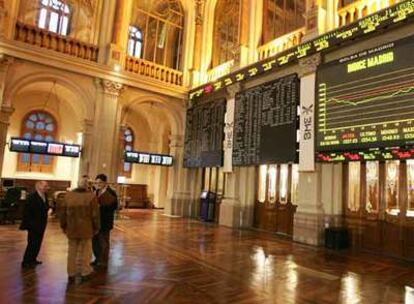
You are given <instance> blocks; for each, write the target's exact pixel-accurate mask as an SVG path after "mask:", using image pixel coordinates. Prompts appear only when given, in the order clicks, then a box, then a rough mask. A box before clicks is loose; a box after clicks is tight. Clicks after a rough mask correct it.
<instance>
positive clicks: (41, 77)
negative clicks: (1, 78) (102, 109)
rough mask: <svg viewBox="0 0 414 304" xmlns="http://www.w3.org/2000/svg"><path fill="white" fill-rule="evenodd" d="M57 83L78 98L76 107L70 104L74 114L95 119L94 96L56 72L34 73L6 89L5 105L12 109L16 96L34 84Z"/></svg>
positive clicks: (81, 117) (82, 117)
mask: <svg viewBox="0 0 414 304" xmlns="http://www.w3.org/2000/svg"><path fill="white" fill-rule="evenodd" d="M54 81H55V82H56V84H57V85H61V86H62V87H65V88H66V89H67V90H69V91H70V92H71V93H72V94H73V95H75V96H78V100H79V101H76V100H74V101H73V102H74V103H75V102H76V106H75V104H74V103H72V102H71V103H70V106H71V107H72V108H73V110H74V112H75V113H76V114H77V115H78V117H79V118H80V119H82V120H84V119H89V120H91V119H92V118H93V116H94V115H93V109H94V105H93V98H92V96H91V95H90V94H89V93H88V92H86V91H85V90H84V89H83V88H82V87H81V86H79V85H78V84H77V83H76V82H74V81H72V80H70V79H69V78H67V77H65V76H63V75H61V74H58V73H54V72H33V73H30V74H28V75H25V76H23V77H21V78H19V79H18V80H16V81H15V82H14V83H12V84H11V85H9V86H7V87H6V92H5V99H4V105H5V106H9V107H12V106H13V99H14V98H15V96H16V95H17V94H18V93H20V92H21V91H23V90H24V89H25V88H27V87H28V86H30V85H33V84H34V83H42V82H51V83H52V82H54Z"/></svg>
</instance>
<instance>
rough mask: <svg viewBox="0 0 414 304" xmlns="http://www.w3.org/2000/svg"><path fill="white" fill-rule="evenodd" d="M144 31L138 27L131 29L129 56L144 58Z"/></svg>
mask: <svg viewBox="0 0 414 304" xmlns="http://www.w3.org/2000/svg"><path fill="white" fill-rule="evenodd" d="M142 42H143V41H142V31H141V30H140V29H139V28H137V27H136V26H130V27H129V37H128V55H129V56H132V57H137V58H141V56H142V46H143V45H142Z"/></svg>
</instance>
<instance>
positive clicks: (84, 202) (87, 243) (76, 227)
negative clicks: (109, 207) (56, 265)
mask: <svg viewBox="0 0 414 304" xmlns="http://www.w3.org/2000/svg"><path fill="white" fill-rule="evenodd" d="M60 226H61V227H62V229H63V232H64V233H65V234H66V236H67V237H68V241H69V250H68V280H69V283H73V282H74V281H75V277H76V275H77V274H79V273H80V275H81V279H82V281H86V280H88V279H89V278H90V275H91V273H92V271H93V270H92V268H91V266H90V265H89V263H90V261H91V258H92V237H93V236H94V235H95V234H96V233H98V231H99V229H100V216H99V205H98V201H97V198H96V196H95V194H94V193H91V192H90V191H88V180H87V179H85V178H81V180H80V181H79V187H78V188H77V189H75V190H73V191H71V192H69V193H67V194H66V196H65V200H64V203H63V206H62V211H61V214H60ZM77 262H78V263H77Z"/></svg>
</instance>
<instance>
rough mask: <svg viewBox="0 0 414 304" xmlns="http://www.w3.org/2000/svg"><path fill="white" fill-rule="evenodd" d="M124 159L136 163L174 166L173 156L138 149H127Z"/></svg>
mask: <svg viewBox="0 0 414 304" xmlns="http://www.w3.org/2000/svg"><path fill="white" fill-rule="evenodd" d="M124 160H125V162H127V163H136V164H142V165H156V166H166V167H169V166H172V165H173V157H172V156H170V155H163V154H152V153H146V152H137V151H125V152H124Z"/></svg>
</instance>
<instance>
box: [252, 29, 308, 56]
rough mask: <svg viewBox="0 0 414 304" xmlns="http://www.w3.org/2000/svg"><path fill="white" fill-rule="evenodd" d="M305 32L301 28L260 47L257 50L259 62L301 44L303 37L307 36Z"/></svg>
mask: <svg viewBox="0 0 414 304" xmlns="http://www.w3.org/2000/svg"><path fill="white" fill-rule="evenodd" d="M305 31H306V28H305V27H303V28H300V29H298V30H296V31H294V32H290V33H289V34H286V35H283V36H281V37H278V38H276V39H274V40H272V41H270V42H268V43H266V44H264V45H262V46H260V47H259V48H258V49H257V52H258V53H259V60H263V59H266V58H269V57H271V56H273V55H276V54H278V53H281V52H283V51H285V50H287V49H290V48H291V47H294V46H296V45H298V44H300V43H301V42H302V39H303V36H305Z"/></svg>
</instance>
